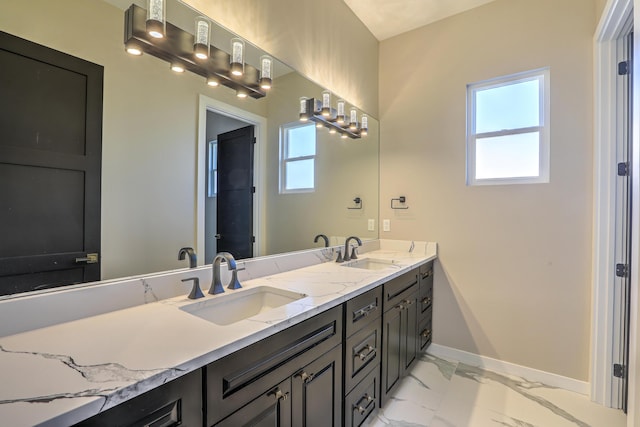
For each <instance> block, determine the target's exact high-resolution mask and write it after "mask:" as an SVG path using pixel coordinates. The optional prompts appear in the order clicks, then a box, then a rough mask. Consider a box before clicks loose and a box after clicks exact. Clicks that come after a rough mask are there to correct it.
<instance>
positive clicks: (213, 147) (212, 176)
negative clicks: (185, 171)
mask: <svg viewBox="0 0 640 427" xmlns="http://www.w3.org/2000/svg"><path fill="white" fill-rule="evenodd" d="M207 150H208V151H207V197H209V198H212V197H217V196H218V140H217V139H213V140H211V141H208V142H207ZM214 160H215V161H214Z"/></svg>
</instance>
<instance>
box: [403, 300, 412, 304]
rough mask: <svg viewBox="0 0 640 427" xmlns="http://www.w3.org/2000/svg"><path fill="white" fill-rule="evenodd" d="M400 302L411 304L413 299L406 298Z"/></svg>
mask: <svg viewBox="0 0 640 427" xmlns="http://www.w3.org/2000/svg"><path fill="white" fill-rule="evenodd" d="M402 302H403V303H405V304H406V305H411V304H413V300H411V299H406V300H404V301H402Z"/></svg>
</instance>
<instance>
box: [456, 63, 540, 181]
mask: <svg viewBox="0 0 640 427" xmlns="http://www.w3.org/2000/svg"><path fill="white" fill-rule="evenodd" d="M532 80H538V82H539V120H540V122H539V124H538V126H530V127H525V128H514V129H502V130H499V131H492V132H483V133H476V104H475V100H476V93H477V92H478V91H479V90H487V89H495V88H499V87H503V86H507V85H512V84H517V83H523V82H527V81H532ZM550 87H551V83H550V68H549V67H545V68H539V69H536V70H531V71H525V72H522V73H516V74H510V75H507V76H501V77H497V78H493V79H489V80H484V81H480V82H476V83H471V84H468V85H467V132H466V134H467V135H466V145H467V147H466V148H467V164H466V172H467V176H466V178H467V179H466V181H467V185H468V186H476V185H507V184H541V183H548V182H549V172H550V133H551V132H550V116H551V115H550V104H551V100H550V93H551V91H550ZM535 131H537V132H539V139H538V154H539V156H538V162H539V164H538V175H537V176H526V177H505V178H480V179H478V178H476V141H477V140H478V139H482V138H494V137H500V136H507V135H518V134H524V133H532V132H535Z"/></svg>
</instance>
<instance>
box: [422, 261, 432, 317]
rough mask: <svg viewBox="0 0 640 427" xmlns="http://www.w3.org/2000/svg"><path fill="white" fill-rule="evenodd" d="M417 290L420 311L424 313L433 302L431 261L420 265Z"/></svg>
mask: <svg viewBox="0 0 640 427" xmlns="http://www.w3.org/2000/svg"><path fill="white" fill-rule="evenodd" d="M419 292H420V294H419V296H418V303H419V304H420V312H421V313H424V312H426V311H427V309H428V308H430V307H431V304H433V262H430V263H428V264H425V265H423V266H420V291H419Z"/></svg>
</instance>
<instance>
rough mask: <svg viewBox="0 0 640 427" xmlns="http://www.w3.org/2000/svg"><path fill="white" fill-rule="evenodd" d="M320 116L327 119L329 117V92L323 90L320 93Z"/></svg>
mask: <svg viewBox="0 0 640 427" xmlns="http://www.w3.org/2000/svg"><path fill="white" fill-rule="evenodd" d="M321 112H322V115H323V116H325V117H329V116H330V115H331V92H329V91H328V90H325V91H324V92H322V111H321Z"/></svg>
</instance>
